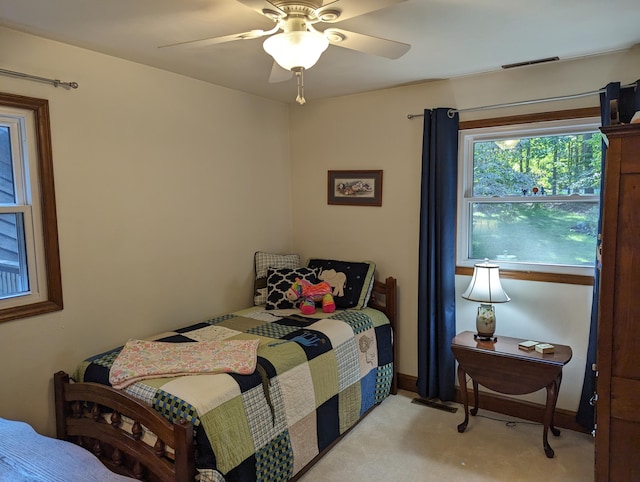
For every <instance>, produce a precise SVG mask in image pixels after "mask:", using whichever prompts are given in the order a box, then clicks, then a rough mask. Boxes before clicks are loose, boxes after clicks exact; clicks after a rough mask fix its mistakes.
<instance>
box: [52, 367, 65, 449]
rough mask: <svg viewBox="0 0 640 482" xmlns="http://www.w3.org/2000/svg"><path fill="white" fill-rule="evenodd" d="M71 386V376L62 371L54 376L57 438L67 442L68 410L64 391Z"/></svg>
mask: <svg viewBox="0 0 640 482" xmlns="http://www.w3.org/2000/svg"><path fill="white" fill-rule="evenodd" d="M68 384H69V375H67V374H66V373H65V372H63V371H60V372H57V373H55V374H54V375H53V390H54V394H55V406H56V438H58V439H60V440H67V420H66V418H67V409H66V402H65V396H64V391H65V387H66V386H67V385H68Z"/></svg>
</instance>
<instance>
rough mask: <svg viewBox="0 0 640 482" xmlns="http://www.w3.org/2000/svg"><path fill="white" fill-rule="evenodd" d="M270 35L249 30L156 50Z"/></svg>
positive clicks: (165, 46)
mask: <svg viewBox="0 0 640 482" xmlns="http://www.w3.org/2000/svg"><path fill="white" fill-rule="evenodd" d="M271 33H273V31H272V30H269V31H264V30H250V31H248V32H242V33H236V34H232V35H224V36H222V37H209V38H203V39H199V40H187V41H186V42H178V43H174V44H167V45H160V46H159V47H158V48H159V49H163V48H168V47H184V48H192V47H206V46H208V45H215V44H221V43H224V42H233V41H234V40H251V39H254V38H260V37H264V36H265V35H269V34H271Z"/></svg>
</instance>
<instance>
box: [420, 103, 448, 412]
mask: <svg viewBox="0 0 640 482" xmlns="http://www.w3.org/2000/svg"><path fill="white" fill-rule="evenodd" d="M449 111H450V109H444V108H440V109H434V110H425V111H424V131H423V140H422V191H421V196H420V240H419V243H420V244H419V260H418V263H419V266H418V382H417V388H418V393H419V394H420V396H421V397H424V398H438V399H440V400H443V401H447V400H454V399H455V359H454V357H453V354H452V352H451V340H452V338H453V337H454V336H455V330H456V313H455V311H456V303H455V264H456V262H455V248H456V199H457V196H456V189H457V183H458V174H457V173H458V114H457V113H455V114H452V115H449Z"/></svg>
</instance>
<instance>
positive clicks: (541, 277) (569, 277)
mask: <svg viewBox="0 0 640 482" xmlns="http://www.w3.org/2000/svg"><path fill="white" fill-rule="evenodd" d="M456 274H459V275H464V276H472V275H473V268H468V267H465V266H456ZM500 278H503V279H521V280H527V281H544V282H546V283H563V284H569V285H586V286H593V276H581V275H575V274H558V273H539V272H536V271H515V270H507V269H505V270H503V269H501V270H500Z"/></svg>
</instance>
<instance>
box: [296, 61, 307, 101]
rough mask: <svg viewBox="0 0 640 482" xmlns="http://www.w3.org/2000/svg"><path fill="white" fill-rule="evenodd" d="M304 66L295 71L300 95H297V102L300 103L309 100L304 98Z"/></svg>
mask: <svg viewBox="0 0 640 482" xmlns="http://www.w3.org/2000/svg"><path fill="white" fill-rule="evenodd" d="M303 71H304V68H302V67H301V68H300V69H297V70H296V71H295V74H296V80H297V81H298V95H297V97H296V102H297V103H298V104H300V105H304V104H306V103H307V101H306V100H305V98H304V76H303V75H302V73H303Z"/></svg>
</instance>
